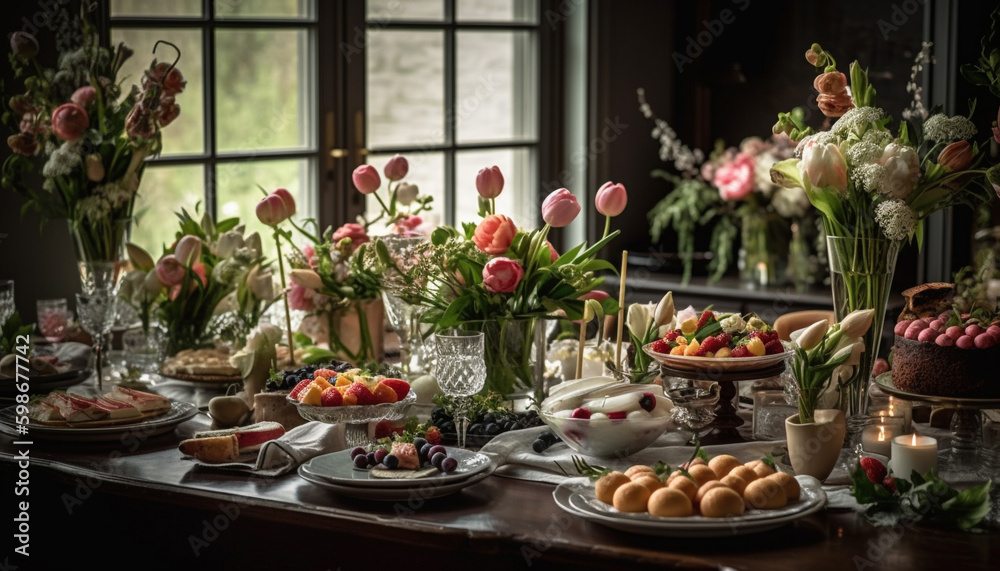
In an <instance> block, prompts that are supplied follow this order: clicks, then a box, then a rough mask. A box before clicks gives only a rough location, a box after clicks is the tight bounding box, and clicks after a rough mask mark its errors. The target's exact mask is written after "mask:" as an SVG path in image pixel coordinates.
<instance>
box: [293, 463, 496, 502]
mask: <svg viewBox="0 0 1000 571" xmlns="http://www.w3.org/2000/svg"><path fill="white" fill-rule="evenodd" d="M304 468H305V464H303V465H302V466H299V476H300V477H301V478H302V479H303V480H305V481H307V482H309V483H312V484H316V485H317V486H320V487H323V488H326V489H328V490H330V491H333V492H335V493H336V494H337V495H339V496H345V497H348V498H355V499H359V500H370V501H377V502H405V501H408V500H411V499H415V498H420V499H421V500H430V499H433V498H441V497H444V496H450V495H452V494H454V493H457V492H460V491H462V490H463V489H465V488H467V487H469V486H472V485H473V484H476V483H478V482H480V481H482V480H484V479H486V478H487V477H489V475H490V474H491V473H492V472H493V471H492V470H484V471H481V472H479V473H477V474H475V475H473V476H470V477H467V478H463V479H461V480H458V481H457V482H455V481H453V482H450V483H448V482H442V481H435V480H433V479H431V478H420V479H416V480H406V482H407V485H406V486H404V487H398V488H364V487H358V486H341V485H338V484H334V483H333V482H331V481H329V480H327V479H326V478H322V477H319V476H316V475H314V474H312V473H310V472H309V471H308V470H304Z"/></svg>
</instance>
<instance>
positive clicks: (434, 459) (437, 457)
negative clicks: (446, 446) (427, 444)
mask: <svg viewBox="0 0 1000 571" xmlns="http://www.w3.org/2000/svg"><path fill="white" fill-rule="evenodd" d="M447 457H448V455H447V454H445V453H443V452H438V453H437V454H434V455H432V456H431V466H434V467H435V468H437V469H438V470H440V469H441V463H442V462H444V460H445V458H447Z"/></svg>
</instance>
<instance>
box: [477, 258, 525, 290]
mask: <svg viewBox="0 0 1000 571" xmlns="http://www.w3.org/2000/svg"><path fill="white" fill-rule="evenodd" d="M523 277H524V269H523V268H521V264H519V263H517V262H515V261H514V260H511V259H510V258H493V259H492V260H490V261H488V262H486V265H485V266H484V267H483V285H484V286H486V291H488V292H490V293H510V292H512V291H514V290H515V289H517V284H519V283H521V278H523Z"/></svg>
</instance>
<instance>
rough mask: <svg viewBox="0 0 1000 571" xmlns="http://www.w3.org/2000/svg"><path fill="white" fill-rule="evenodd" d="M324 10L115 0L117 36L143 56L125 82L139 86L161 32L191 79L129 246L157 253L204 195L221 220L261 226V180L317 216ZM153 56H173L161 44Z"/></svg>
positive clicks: (304, 5) (277, 0)
mask: <svg viewBox="0 0 1000 571" xmlns="http://www.w3.org/2000/svg"><path fill="white" fill-rule="evenodd" d="M316 11H317V6H316V2H315V0H174V1H171V2H149V1H148V0H112V1H111V4H110V14H109V16H110V22H111V40H112V42H114V43H117V42H120V41H124V42H126V43H127V44H128V45H129V46H130V47H132V48H133V49H134V50H135V52H136V53H135V55H134V56H133V57H132V58H131V59H130V60H129V61H128V62H127V64H126V66H125V68H124V70H123V72H122V76H121V77H123V78H125V85H130V84H131V83H138V81H139V78H140V77H141V74H142V73H143V70H144V69H145V68H146V66H148V65H149V61H150V59H151V57H154V56H153V55H152V54H150V52H151V50H152V48H153V45H154V43H155V42H156V41H157V40H161V39H162V40H166V41H170V42H172V43H174V44H176V45H177V46H178V47H179V48H180V50H181V52H182V57H181V60H180V62H179V63H178V67H179V68H180V69H181V71H182V72H183V73H184V76H185V78H186V79H187V89H186V90H185V91H184V93H183V94H181V95H180V96H179V97H178V102H179V104H180V105H181V116H180V118H179V119H178V120H177V121H175V122H174V123H172V124H171V125H169V126H168V127H167V128H166V129H164V131H163V154H162V155H161V156H160V157H158V158H156V159H154V160H152V161H150V163H149V164H148V165H147V167H146V170H145V174H144V175H143V179H142V185H141V187H140V194H139V199H138V201H137V204H136V212H137V213H138V214H139V217H138V224H137V226H136V228H135V229H134V230H133V241H135V242H137V243H139V244H140V245H142V246H143V247H145V248H147V249H148V250H149V251H150V252H151V253H152V254H153V255H154V257H155V256H157V255H158V254H159V253H160V251H161V245H162V244H164V243H166V244H169V243H170V242H172V241H173V239H174V233H175V232H176V230H177V220H176V218H175V217H174V216H173V214H172V213H173V212H174V211H179V210H180V209H181V208H182V207H183V208H186V209H188V210H189V211H192V210H193V208H194V205H195V204H196V203H198V202H201V205H202V212H204V211H206V210H207V211H208V212H211V213H212V214H214V215H215V216H216V218H217V219H220V218H229V217H234V216H238V217H239V218H240V220H241V221H243V222H245V223H246V226H247V228H248V231H253V230H263V229H264V227H263V225H262V224H260V223H259V222H258V221H257V218H256V216H255V214H254V207H255V205H256V203H257V201H258V200H259V198H260V197H261V196H262V194H261V191H260V190H259V188H258V186H260V187H263V188H264V189H266V190H268V191H270V190H273V189H275V188H278V187H284V188H287V189H288V190H289V191H290V192H291V193H292V194H293V195H294V196H295V198H296V201H297V205H298V211H299V215H298V216H299V218H302V217H308V216H314V215H315V214H314V213H315V212H316V211H317V201H318V194H319V192H318V183H317V179H318V157H319V145H318V143H317V134H316V125H317V123H318V121H316V117H317V116H318V111H317V99H318V97H317V82H316V77H317V62H316V56H315V54H316V53H317V50H316V47H315V44H316V41H317V39H316V36H317V27H318V24H317V16H316ZM155 57H156V58H157V59H158V60H159V61H164V60H166V61H169V60H171V59H172V58H173V57H174V54H173V51H172V50H171V49H170V48H169V47H168V46H162V45H161V46H160V47H159V48H158V49H157V52H156V54H155ZM262 234H263V233H262ZM265 236H266V234H265ZM264 243H265V244H269V243H270V241H269V240H265V241H264ZM270 247H272V248H273V244H270Z"/></svg>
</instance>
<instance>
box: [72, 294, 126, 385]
mask: <svg viewBox="0 0 1000 571" xmlns="http://www.w3.org/2000/svg"><path fill="white" fill-rule="evenodd" d="M117 301H118V296H116V295H114V294H112V295H108V294H106V293H104V292H95V293H93V294H90V295H88V294H84V293H78V294H76V314H77V316H78V317H79V319H80V325H82V326H83V328H84V329H85V330H86V331H87V333H90V335H91V337H93V338H94V360H95V368H96V369H97V388H98V389H99V390H102V391H103V390H104V387H103V380H104V378H103V376H102V374H103V371H102V361H103V358H104V354H103V353H104V337H105V335H107V334H108V333H110V332H111V326H112V325H114V323H115V304H116V303H117Z"/></svg>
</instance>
